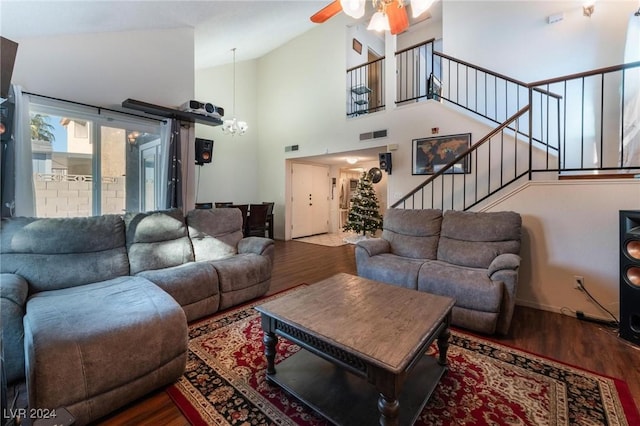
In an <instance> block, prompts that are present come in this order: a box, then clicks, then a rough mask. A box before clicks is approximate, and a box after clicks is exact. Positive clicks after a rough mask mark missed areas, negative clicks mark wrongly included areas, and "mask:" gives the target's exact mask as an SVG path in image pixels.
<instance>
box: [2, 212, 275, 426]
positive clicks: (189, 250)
mask: <svg viewBox="0 0 640 426" xmlns="http://www.w3.org/2000/svg"><path fill="white" fill-rule="evenodd" d="M0 231H1V232H0V255H1V260H0V273H1V275H0V296H1V297H0V303H1V306H0V311H1V312H0V314H1V320H2V323H1V327H2V348H3V368H4V370H5V373H6V377H7V380H8V382H10V383H11V382H20V381H21V380H25V379H26V385H27V386H26V387H27V393H28V398H29V407H30V408H42V409H55V408H58V407H63V406H64V407H66V408H67V409H68V410H69V411H70V412H71V414H73V415H74V416H75V418H76V424H78V425H81V424H86V423H89V422H92V421H93V420H96V419H98V418H100V417H102V416H104V415H106V414H108V413H110V412H111V411H113V410H115V409H117V408H119V407H121V406H123V405H125V404H127V403H129V402H131V401H133V400H135V399H137V398H139V397H141V396H143V395H144V394H146V393H148V392H150V391H152V390H154V389H156V388H158V387H161V386H164V385H167V384H169V383H171V382H173V381H175V380H176V379H177V378H178V377H180V375H181V374H182V373H183V371H184V368H185V364H186V360H187V341H188V335H187V322H188V321H193V320H195V319H198V318H201V317H203V316H205V315H209V314H212V313H214V312H216V311H218V310H220V309H225V308H228V307H230V306H233V305H235V304H238V303H241V302H244V301H246V300H249V299H252V298H255V297H258V296H260V295H263V294H264V293H266V292H267V290H268V289H269V284H270V280H271V270H272V265H273V255H274V245H273V241H272V240H270V239H267V238H260V237H249V238H243V234H242V217H241V214H240V211H239V210H237V209H212V210H194V211H191V212H189V213H188V214H187V216H186V217H184V215H183V214H182V212H181V211H180V210H177V209H174V210H168V211H159V212H151V213H130V214H126V215H124V216H118V215H105V216H99V217H88V218H65V219H37V218H10V219H3V220H2V222H1V229H0Z"/></svg>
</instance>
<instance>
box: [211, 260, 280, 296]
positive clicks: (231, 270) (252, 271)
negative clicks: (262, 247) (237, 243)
mask: <svg viewBox="0 0 640 426" xmlns="http://www.w3.org/2000/svg"><path fill="white" fill-rule="evenodd" d="M210 263H211V265H213V267H214V268H216V271H217V272H218V281H219V282H220V293H227V292H230V291H235V290H240V289H243V288H247V287H251V286H254V285H256V284H258V283H261V282H264V281H268V280H270V279H271V261H270V259H269V258H268V257H266V256H261V255H259V254H254V253H245V254H238V255H236V256H233V257H228V258H226V259H220V260H214V261H211V262H210Z"/></svg>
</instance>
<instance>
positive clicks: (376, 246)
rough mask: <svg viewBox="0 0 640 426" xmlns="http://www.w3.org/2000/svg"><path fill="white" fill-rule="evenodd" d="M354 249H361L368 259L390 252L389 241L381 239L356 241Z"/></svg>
mask: <svg viewBox="0 0 640 426" xmlns="http://www.w3.org/2000/svg"><path fill="white" fill-rule="evenodd" d="M356 248H361V249H363V250H364V251H365V252H366V253H367V254H368V255H369V257H371V256H375V255H378V254H382V253H389V252H390V251H391V246H390V245H389V241H387V240H384V239H382V238H369V239H367V240H362V241H358V244H356Z"/></svg>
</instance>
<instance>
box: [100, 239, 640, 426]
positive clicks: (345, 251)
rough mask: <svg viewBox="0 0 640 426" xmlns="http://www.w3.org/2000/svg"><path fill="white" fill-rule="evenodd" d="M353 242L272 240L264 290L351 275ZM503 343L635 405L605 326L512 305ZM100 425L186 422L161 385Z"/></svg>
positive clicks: (624, 358) (633, 364) (635, 376)
mask: <svg viewBox="0 0 640 426" xmlns="http://www.w3.org/2000/svg"><path fill="white" fill-rule="evenodd" d="M355 271H356V267H355V257H354V247H353V246H352V245H345V246H340V247H325V246H319V245H315V244H307V243H302V242H298V241H287V242H284V241H276V254H275V262H274V268H273V275H272V280H271V289H270V291H269V293H268V294H274V293H277V292H279V291H282V290H285V289H288V288H290V287H293V286H295V285H298V284H301V283H309V284H311V283H314V282H317V281H319V280H322V279H324V278H327V277H330V276H331V275H333V274H335V273H338V272H347V273H352V274H355ZM492 338H493V340H496V341H498V342H500V343H503V344H505V345H509V346H513V347H516V348H519V349H522V350H525V351H529V352H533V353H536V354H538V355H543V356H546V357H549V358H553V359H555V360H558V361H561V362H564V363H567V364H571V365H575V366H578V367H581V368H583V369H586V370H590V371H594V372H596V373H599V374H603V375H606V376H611V377H616V378H621V379H623V380H625V381H626V382H627V384H628V385H629V389H630V390H631V394H632V395H633V398H634V401H635V404H636V407H640V347H638V346H634V345H632V344H631V343H629V342H627V341H625V340H623V339H620V338H619V337H618V336H617V333H616V332H615V331H612V330H610V329H608V328H606V327H603V326H599V325H597V324H592V323H588V322H582V321H579V320H577V319H575V318H571V317H568V316H565V315H561V314H556V313H552V312H547V311H539V310H536V309H531V308H526V307H522V306H518V307H516V310H515V314H514V318H513V322H512V324H511V330H510V332H509V335H507V336H500V337H492ZM99 424H101V425H171V426H180V425H188V424H189V423H188V422H187V420H186V419H185V418H184V417H183V416H182V414H181V412H180V411H179V410H178V408H177V407H176V406H175V405H174V404H173V402H172V400H171V399H170V398H169V397H168V396H167V394H166V393H165V392H164V390H159V391H157V392H154V393H153V394H151V395H149V396H147V397H146V398H143V399H142V400H139V401H137V402H136V403H133V404H131V405H130V406H127V407H125V408H124V409H122V410H120V411H118V412H116V413H114V414H112V415H111V416H109V417H108V418H106V419H103V421H102V422H100V423H99Z"/></svg>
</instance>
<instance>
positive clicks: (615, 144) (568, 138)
mask: <svg viewBox="0 0 640 426" xmlns="http://www.w3.org/2000/svg"><path fill="white" fill-rule="evenodd" d="M529 87H530V89H531V91H532V95H531V100H530V103H531V107H532V111H534V112H533V113H532V117H533V121H532V124H531V129H532V131H531V137H532V139H533V140H537V139H540V140H542V141H544V144H545V146H547V147H550V150H549V153H546V156H545V162H544V163H543V164H536V163H533V164H532V167H531V172H532V173H535V172H539V171H555V172H558V173H560V174H575V173H584V172H588V173H608V172H614V171H615V172H620V171H622V172H625V171H627V172H628V171H637V170H638V169H640V62H633V63H629V64H622V65H617V66H612V67H606V68H600V69H596V70H593V71H588V72H583V73H578V74H572V75H568V76H564V77H558V78H554V79H549V80H544V81H539V82H534V83H531V84H530V85H529ZM542 93H548V94H551V95H550V96H544V97H543V96H539V95H537V94H542ZM551 157H553V159H551ZM555 157H557V159H556V158H555ZM554 164H555V165H556V167H553V165H554Z"/></svg>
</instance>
